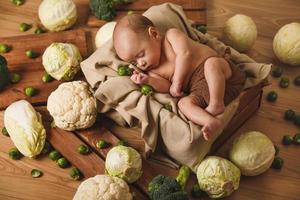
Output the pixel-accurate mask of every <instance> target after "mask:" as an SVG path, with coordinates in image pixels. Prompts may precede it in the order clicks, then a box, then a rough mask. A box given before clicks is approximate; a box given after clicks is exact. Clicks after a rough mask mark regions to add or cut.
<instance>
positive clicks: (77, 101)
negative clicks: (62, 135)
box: [47, 81, 97, 131]
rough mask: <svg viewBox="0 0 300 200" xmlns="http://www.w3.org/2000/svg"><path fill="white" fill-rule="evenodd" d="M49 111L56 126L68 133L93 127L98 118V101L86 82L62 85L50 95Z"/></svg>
mask: <svg viewBox="0 0 300 200" xmlns="http://www.w3.org/2000/svg"><path fill="white" fill-rule="evenodd" d="M47 109H48V111H49V113H50V114H51V116H52V117H53V118H54V123H55V125H56V126H58V127H59V128H61V129H64V130H68V131H73V130H76V129H84V128H89V127H91V126H92V125H93V124H94V122H95V121H96V116H97V106H96V99H95V97H94V96H93V92H92V91H91V89H90V88H89V86H88V84H87V83H86V82H84V81H73V82H68V83H63V84H60V85H59V87H58V88H57V89H56V90H55V91H54V92H52V93H51V94H50V96H49V98H48V102H47Z"/></svg>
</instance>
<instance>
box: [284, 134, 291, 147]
mask: <svg viewBox="0 0 300 200" xmlns="http://www.w3.org/2000/svg"><path fill="white" fill-rule="evenodd" d="M292 143H293V137H292V136H290V135H285V136H283V138H282V144H284V145H290V144H292Z"/></svg>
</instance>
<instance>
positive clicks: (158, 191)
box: [148, 166, 190, 200]
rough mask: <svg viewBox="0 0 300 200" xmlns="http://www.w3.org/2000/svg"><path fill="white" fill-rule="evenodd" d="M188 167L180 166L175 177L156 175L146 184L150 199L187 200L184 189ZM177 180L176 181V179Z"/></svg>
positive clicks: (188, 173) (187, 176)
mask: <svg viewBox="0 0 300 200" xmlns="http://www.w3.org/2000/svg"><path fill="white" fill-rule="evenodd" d="M189 175H190V172H189V169H188V167H186V166H182V167H181V168H180V170H179V173H178V176H177V177H176V179H175V178H173V177H168V176H163V175H158V176H156V177H154V178H153V179H152V181H151V182H150V183H149V185H148V193H149V196H150V199H151V200H173V199H174V200H175V199H176V200H188V195H187V193H186V192H185V191H184V187H185V184H186V182H187V180H188V178H189ZM177 180H178V181H177Z"/></svg>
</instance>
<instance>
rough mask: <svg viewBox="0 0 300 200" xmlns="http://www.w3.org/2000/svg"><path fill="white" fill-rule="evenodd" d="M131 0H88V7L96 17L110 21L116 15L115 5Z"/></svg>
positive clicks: (130, 0)
mask: <svg viewBox="0 0 300 200" xmlns="http://www.w3.org/2000/svg"><path fill="white" fill-rule="evenodd" d="M132 1H133V0H90V8H91V10H92V12H93V13H94V15H95V16H96V17H97V18H98V19H102V20H105V21H111V20H113V18H114V17H115V16H116V11H115V6H116V5H118V4H123V3H131V2H132Z"/></svg>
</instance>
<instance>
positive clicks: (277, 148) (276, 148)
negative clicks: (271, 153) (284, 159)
mask: <svg viewBox="0 0 300 200" xmlns="http://www.w3.org/2000/svg"><path fill="white" fill-rule="evenodd" d="M274 148H275V156H277V155H278V153H279V147H278V146H277V145H274Z"/></svg>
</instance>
